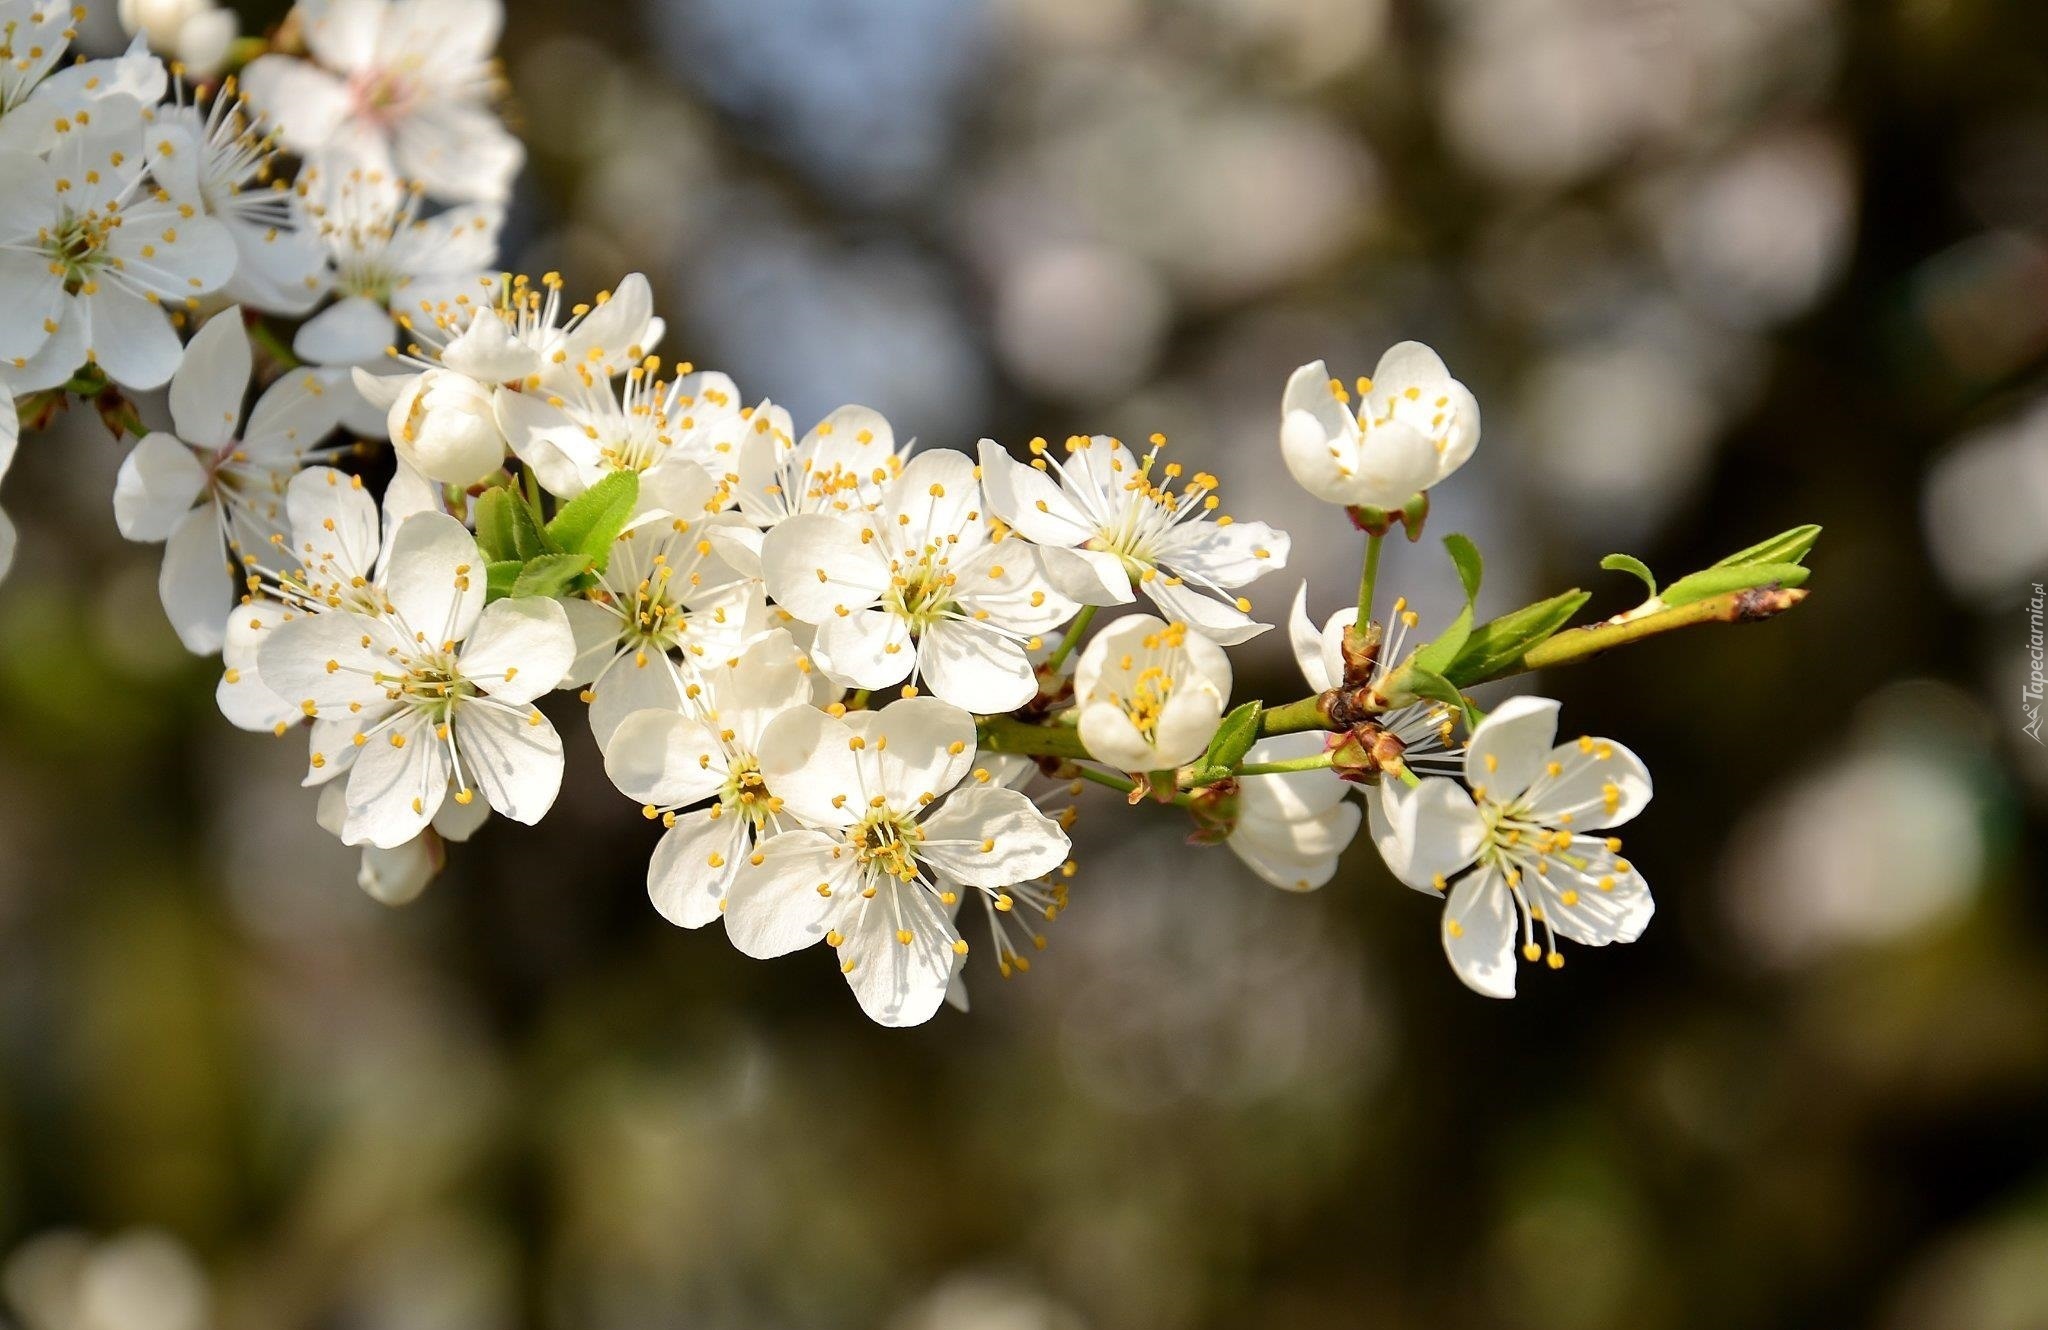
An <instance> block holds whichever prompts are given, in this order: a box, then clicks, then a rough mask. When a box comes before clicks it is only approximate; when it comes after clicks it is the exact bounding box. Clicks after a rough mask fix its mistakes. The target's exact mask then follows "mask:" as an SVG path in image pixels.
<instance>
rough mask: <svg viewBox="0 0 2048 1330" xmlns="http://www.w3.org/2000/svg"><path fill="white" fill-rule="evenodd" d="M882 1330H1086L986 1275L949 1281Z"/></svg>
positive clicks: (1060, 1310)
mask: <svg viewBox="0 0 2048 1330" xmlns="http://www.w3.org/2000/svg"><path fill="white" fill-rule="evenodd" d="M886 1330H1087V1322H1086V1321H1084V1320H1082V1319H1081V1317H1080V1316H1079V1315H1078V1314H1077V1313H1076V1312H1075V1311H1074V1310H1073V1309H1072V1308H1070V1307H1067V1306H1065V1305H1064V1304H1062V1303H1061V1302H1059V1301H1058V1300H1057V1299H1055V1298H1054V1297H1052V1296H1051V1295H1050V1294H1049V1293H1046V1292H1044V1291H1042V1290H1039V1289H1036V1288H1033V1287H1031V1286H1029V1285H1027V1284H1022V1283H1019V1282H1017V1281H1015V1280H1010V1279H1000V1278H996V1277H994V1276H990V1275H954V1276H951V1277H949V1278H947V1279H946V1280H944V1281H943V1282H941V1283H940V1284H939V1286H938V1287H936V1288H934V1289H932V1290H931V1292H929V1293H926V1294H924V1295H923V1296H922V1297H919V1298H918V1299H917V1300H916V1301H914V1302H912V1303H911V1304H910V1305H909V1306H907V1307H905V1308H903V1309H902V1310H901V1311H899V1312H898V1313H896V1315H894V1316H893V1317H891V1318H890V1319H889V1321H888V1324H887V1327H886Z"/></svg>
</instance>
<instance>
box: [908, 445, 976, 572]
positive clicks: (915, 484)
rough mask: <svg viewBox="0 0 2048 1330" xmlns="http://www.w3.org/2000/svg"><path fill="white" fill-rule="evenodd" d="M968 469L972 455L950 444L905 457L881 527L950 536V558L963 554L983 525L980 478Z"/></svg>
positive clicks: (970, 466)
mask: <svg viewBox="0 0 2048 1330" xmlns="http://www.w3.org/2000/svg"><path fill="white" fill-rule="evenodd" d="M974 472H975V467H974V459H973V458H971V457H969V456H968V455H967V454H966V453H963V452H959V451H957V450H955V449H952V448H934V449H932V450H931V451H930V452H923V453H919V454H918V455H917V456H915V457H913V458H911V459H910V462H909V464H908V465H906V466H905V467H904V468H903V474H902V475H901V476H899V477H898V478H897V480H896V483H895V485H893V486H892V487H891V488H890V490H889V499H888V502H886V503H885V504H884V505H883V508H882V513H883V520H884V522H885V524H886V527H887V529H897V528H900V529H901V530H903V531H905V532H917V533H921V534H922V535H923V536H925V537H927V538H931V539H938V540H948V539H951V540H953V541H956V542H958V543H957V544H955V546H954V557H955V558H956V559H957V558H959V557H961V556H962V555H964V554H966V553H968V552H969V548H970V547H971V545H978V544H979V543H980V542H981V541H982V540H983V539H984V538H985V537H986V533H987V528H988V514H987V513H986V512H985V511H984V507H985V505H984V504H983V501H982V495H981V482H980V481H979V480H978V479H977V478H976V477H975V474H974ZM902 518H908V519H909V521H908V522H907V523H904V522H902V521H901V520H900V519H902ZM918 543H919V544H922V543H923V542H922V540H920V541H919V542H918Z"/></svg>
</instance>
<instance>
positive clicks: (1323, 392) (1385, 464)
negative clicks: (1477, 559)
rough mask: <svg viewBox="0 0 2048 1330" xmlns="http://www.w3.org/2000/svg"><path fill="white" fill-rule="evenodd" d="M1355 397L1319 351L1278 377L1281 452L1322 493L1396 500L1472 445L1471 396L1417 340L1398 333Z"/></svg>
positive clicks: (1475, 411)
mask: <svg viewBox="0 0 2048 1330" xmlns="http://www.w3.org/2000/svg"><path fill="white" fill-rule="evenodd" d="M1357 387H1358V400H1357V402H1356V404H1355V405H1354V404H1353V402H1352V397H1351V394H1350V393H1349V392H1348V391H1346V389H1345V387H1344V385H1343V384H1342V383H1339V382H1338V381H1337V380H1335V379H1333V378H1331V377H1330V372H1329V371H1328V370H1327V369H1325V368H1324V367H1323V362H1322V361H1320V360H1318V361H1316V362H1314V363H1313V364H1308V365H1303V366H1302V367H1301V368H1300V369H1298V370H1296V371H1294V374H1293V375H1292V376H1291V377H1290V378H1289V379H1288V380H1287V389H1286V391H1285V393H1283V394H1282V396H1281V399H1280V455H1281V456H1282V457H1283V458H1284V459H1285V460H1286V462H1287V469H1288V470H1289V471H1290V472H1292V473H1293V475H1294V479H1295V480H1296V481H1297V482H1298V483H1299V484H1300V485H1301V487H1302V488H1303V489H1305V490H1307V491H1308V492H1309V493H1310V494H1312V495H1314V496H1315V497H1316V498H1318V499H1322V500H1323V501H1325V502H1327V503H1341V504H1344V505H1346V506H1348V507H1367V508H1388V509H1392V508H1399V507H1400V506H1401V505H1402V504H1404V503H1406V502H1407V501H1408V500H1409V499H1411V498H1413V497H1414V496H1415V495H1416V494H1419V493H1421V492H1422V491H1424V490H1427V489H1429V488H1430V487H1431V486H1432V485H1435V484H1437V483H1438V482H1440V481H1442V480H1444V479H1445V478H1447V477H1448V476H1449V475H1450V474H1451V473H1452V472H1453V471H1456V470H1457V469H1458V468H1459V467H1461V466H1463V465H1464V464H1465V462H1466V460H1467V459H1468V458H1470V457H1471V456H1472V452H1473V449H1475V448H1477V447H1478V446H1479V403H1478V402H1477V401H1475V400H1474V399H1473V396H1472V394H1471V393H1470V392H1469V391H1467V389H1466V388H1465V385H1464V384H1462V383H1459V382H1458V381H1457V380H1456V379H1453V378H1452V377H1451V376H1450V372H1449V371H1448V370H1446V369H1445V368H1444V362H1443V361H1442V360H1440V359H1439V358H1438V357H1437V354H1436V352H1434V351H1432V350H1430V349H1429V348H1428V347H1426V346H1424V345H1423V344H1422V343H1420V342H1402V343H1400V344H1399V345H1397V346H1395V347H1393V348H1392V349H1390V350H1389V351H1388V352H1387V353H1386V354H1385V355H1384V356H1382V357H1380V363H1379V367H1378V368H1377V369H1375V370H1374V371H1373V375H1372V377H1371V378H1370V379H1361V380H1359V382H1358V385H1357Z"/></svg>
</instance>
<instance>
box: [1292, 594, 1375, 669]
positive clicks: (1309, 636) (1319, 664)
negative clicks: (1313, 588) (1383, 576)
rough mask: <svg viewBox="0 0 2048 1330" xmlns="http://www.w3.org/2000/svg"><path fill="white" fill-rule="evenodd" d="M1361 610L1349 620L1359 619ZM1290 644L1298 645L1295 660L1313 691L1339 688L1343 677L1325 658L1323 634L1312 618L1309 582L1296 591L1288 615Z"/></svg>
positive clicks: (1352, 612) (1355, 612)
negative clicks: (1330, 666)
mask: <svg viewBox="0 0 2048 1330" xmlns="http://www.w3.org/2000/svg"><path fill="white" fill-rule="evenodd" d="M1357 618H1358V611H1357V610H1355V609H1354V610H1351V611H1350V612H1349V619H1350V620H1352V621H1355V620H1356V619H1357ZM1287 644H1288V645H1289V646H1290V647H1292V648H1294V663H1295V665H1296V666H1297V667H1298V668H1299V669H1300V670H1301V677H1302V678H1303V679H1304V680H1306V681H1307V683H1308V686H1309V691H1310V692H1314V693H1327V692H1329V691H1330V690H1331V689H1332V688H1335V687H1336V686H1337V684H1338V683H1339V682H1340V679H1339V678H1338V677H1337V676H1336V675H1335V674H1333V673H1332V671H1331V670H1330V668H1329V664H1328V662H1327V661H1325V660H1324V658H1323V635H1322V633H1321V632H1319V631H1318V630H1317V628H1316V625H1315V621H1314V620H1312V619H1310V618H1309V617H1308V583H1307V582H1303V583H1302V584H1301V589H1300V590H1299V591H1297V592H1295V593H1294V608H1293V609H1292V610H1291V611H1290V612H1289V614H1288V616H1287Z"/></svg>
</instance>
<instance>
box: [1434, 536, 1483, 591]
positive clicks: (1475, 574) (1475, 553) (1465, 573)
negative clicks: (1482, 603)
mask: <svg viewBox="0 0 2048 1330" xmlns="http://www.w3.org/2000/svg"><path fill="white" fill-rule="evenodd" d="M1444 548H1445V549H1447V550H1449V551H1450V553H1451V562H1452V563H1454V564H1456V565H1457V566H1458V581H1459V582H1460V583H1461V584H1463V586H1464V588H1465V603H1466V604H1467V605H1470V604H1471V603H1472V602H1474V601H1476V600H1478V599H1479V580H1480V578H1481V576H1482V575H1483V574H1484V573H1485V571H1486V564H1485V561H1484V560H1482V559H1481V558H1480V557H1479V547H1478V546H1477V545H1474V544H1473V543H1472V540H1471V538H1470V537H1469V536H1461V535H1456V534H1453V535H1448V536H1445V537H1444Z"/></svg>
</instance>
